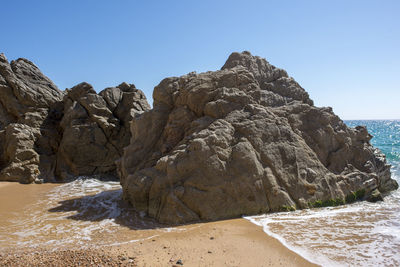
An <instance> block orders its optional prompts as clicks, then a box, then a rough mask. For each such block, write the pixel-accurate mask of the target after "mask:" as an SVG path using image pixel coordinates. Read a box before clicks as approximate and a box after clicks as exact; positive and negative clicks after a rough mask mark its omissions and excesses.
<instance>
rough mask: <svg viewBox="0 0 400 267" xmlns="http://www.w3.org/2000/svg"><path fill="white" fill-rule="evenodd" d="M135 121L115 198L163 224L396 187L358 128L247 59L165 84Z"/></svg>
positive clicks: (277, 72) (335, 200) (329, 201)
mask: <svg viewBox="0 0 400 267" xmlns="http://www.w3.org/2000/svg"><path fill="white" fill-rule="evenodd" d="M153 98H154V106H153V109H152V110H150V111H147V112H144V113H143V114H141V115H140V116H138V117H136V118H134V119H133V121H132V123H131V132H132V138H131V142H130V145H129V146H128V147H126V148H125V150H124V155H123V157H122V159H121V160H120V161H119V165H118V167H119V174H120V178H121V184H122V186H123V196H124V198H125V199H127V200H128V201H129V202H130V203H131V204H132V205H133V206H134V207H135V208H136V209H137V210H138V211H144V212H146V213H147V214H148V215H149V216H151V217H154V218H156V219H157V220H159V221H160V222H163V223H186V222H190V221H197V220H216V219H224V218H232V217H237V216H241V215H243V214H247V215H250V214H257V213H262V212H269V211H281V210H285V211H286V210H293V209H302V208H308V207H316V206H324V205H337V204H343V203H345V202H346V201H347V202H351V201H354V200H357V199H365V198H368V195H370V194H371V192H374V194H376V193H377V192H376V190H378V191H380V192H382V193H383V192H386V191H389V190H393V189H395V188H397V183H396V182H395V181H394V180H393V179H391V177H390V169H389V165H388V164H386V160H385V157H384V156H383V155H382V154H380V153H379V152H378V151H377V150H376V149H374V148H373V147H372V146H371V145H370V143H369V140H370V138H371V136H370V135H369V134H368V132H367V131H366V129H365V128H364V127H358V128H355V129H350V128H348V127H347V126H346V125H345V124H344V123H343V122H342V121H341V120H340V119H339V118H338V117H337V116H336V115H335V114H334V113H333V112H332V110H331V109H330V108H317V107H314V106H313V102H312V100H310V98H309V96H308V94H307V92H305V91H304V89H303V88H301V87H300V86H299V85H298V84H297V82H295V81H294V79H293V78H291V77H289V76H288V75H287V73H286V72H285V71H284V70H281V69H278V68H276V67H274V66H272V65H270V64H269V63H268V62H267V61H266V60H265V59H261V58H259V57H255V56H252V55H251V54H250V53H249V52H243V53H233V54H232V55H231V56H230V57H229V59H228V61H227V62H226V63H225V65H224V66H223V68H222V70H220V71H215V72H206V73H201V74H196V73H190V74H188V75H184V76H181V77H171V78H166V79H164V80H163V81H161V83H160V84H159V85H158V86H156V87H155V89H154V93H153Z"/></svg>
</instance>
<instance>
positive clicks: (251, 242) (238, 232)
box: [111, 219, 315, 266]
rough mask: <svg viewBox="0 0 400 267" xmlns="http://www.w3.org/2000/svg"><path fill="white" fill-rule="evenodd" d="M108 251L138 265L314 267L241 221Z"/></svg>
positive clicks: (205, 226) (214, 224)
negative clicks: (125, 257) (131, 258)
mask: <svg viewBox="0 0 400 267" xmlns="http://www.w3.org/2000/svg"><path fill="white" fill-rule="evenodd" d="M196 226H197V227H196ZM111 252H112V253H113V254H114V255H119V254H122V255H126V256H127V257H128V258H129V257H135V259H136V263H137V264H138V265H139V266H173V265H177V264H176V263H177V262H178V260H181V262H182V263H183V264H184V266H315V265H313V264H311V263H310V262H308V261H306V260H305V259H304V258H302V257H300V256H299V255H297V254H295V253H294V252H292V251H290V250H289V249H287V248H286V247H284V246H283V245H282V244H281V243H280V242H279V241H278V240H276V239H274V238H272V237H270V236H268V235H266V234H265V233H264V232H263V231H262V229H261V227H258V226H256V225H254V224H252V223H250V222H249V221H247V220H245V219H235V220H226V221H219V222H211V223H203V224H197V225H193V227H191V228H190V229H189V230H186V231H183V232H171V233H166V234H163V235H161V236H158V237H155V238H151V239H148V240H145V241H142V242H139V243H134V244H130V245H123V246H121V247H112V248H111Z"/></svg>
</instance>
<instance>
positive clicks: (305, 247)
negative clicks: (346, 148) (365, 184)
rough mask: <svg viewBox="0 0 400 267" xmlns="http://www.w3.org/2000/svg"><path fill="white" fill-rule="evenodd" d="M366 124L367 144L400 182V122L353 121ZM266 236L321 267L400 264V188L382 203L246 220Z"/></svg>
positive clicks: (261, 216)
mask: <svg viewBox="0 0 400 267" xmlns="http://www.w3.org/2000/svg"><path fill="white" fill-rule="evenodd" d="M345 123H346V124H347V125H348V126H349V127H355V126H358V125H364V126H366V127H367V129H368V132H369V133H370V134H371V135H373V138H372V140H371V143H372V144H373V145H374V146H375V147H377V148H379V149H380V150H381V151H382V152H383V153H384V154H385V155H386V159H387V161H388V163H389V164H391V165H392V168H391V172H392V178H394V179H396V180H397V181H398V182H399V184H400V121H399V120H351V121H345ZM245 218H246V219H248V220H250V221H251V222H253V223H255V224H256V225H259V226H261V227H263V229H264V232H265V233H267V234H268V235H271V236H273V237H275V238H276V239H278V240H279V241H280V242H281V243H282V244H284V245H285V246H286V247H288V248H289V249H291V250H292V251H294V252H296V253H297V254H300V255H302V256H303V257H304V258H306V259H307V260H309V261H311V262H313V263H317V264H319V265H322V266H400V190H397V191H395V192H392V193H390V194H389V195H388V196H386V197H385V199H384V201H383V202H376V203H369V202H365V201H364V202H358V203H354V204H350V205H344V206H339V207H328V208H318V209H309V210H299V211H295V212H284V213H275V214H265V215H260V216H251V217H245Z"/></svg>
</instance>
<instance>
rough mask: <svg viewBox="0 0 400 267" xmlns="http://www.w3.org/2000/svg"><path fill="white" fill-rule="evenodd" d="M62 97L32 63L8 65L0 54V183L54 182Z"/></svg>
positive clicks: (22, 60)
mask: <svg viewBox="0 0 400 267" xmlns="http://www.w3.org/2000/svg"><path fill="white" fill-rule="evenodd" d="M62 97H63V92H61V91H60V90H58V88H57V86H55V85H54V84H53V83H52V82H51V81H50V80H49V79H48V78H47V77H46V76H44V75H43V74H42V73H41V72H40V70H39V69H38V68H37V67H36V66H35V65H34V64H33V63H32V62H30V61H29V60H26V59H21V58H20V59H18V60H15V61H11V63H10V64H9V63H8V61H7V58H6V57H5V56H4V54H0V143H1V144H2V147H3V149H2V151H1V155H0V158H1V160H0V162H1V166H0V180H8V181H19V182H22V183H31V182H33V181H35V180H39V179H46V180H49V179H52V178H54V174H53V170H54V167H55V153H56V151H57V147H58V142H59V133H58V130H57V127H56V125H57V120H58V119H59V118H60V112H61V108H62V103H61V100H62ZM1 132H3V133H2V134H1Z"/></svg>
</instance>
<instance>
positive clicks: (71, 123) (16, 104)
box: [0, 54, 150, 183]
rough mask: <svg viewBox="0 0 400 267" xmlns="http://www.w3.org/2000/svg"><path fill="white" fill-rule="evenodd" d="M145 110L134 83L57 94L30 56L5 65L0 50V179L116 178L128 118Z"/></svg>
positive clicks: (82, 87)
mask: <svg viewBox="0 0 400 267" xmlns="http://www.w3.org/2000/svg"><path fill="white" fill-rule="evenodd" d="M148 109H150V107H149V105H148V104H147V102H146V98H145V96H144V94H143V92H141V91H140V90H138V89H136V88H135V87H134V85H129V84H126V83H123V84H121V85H119V86H117V87H113V88H107V89H105V90H103V91H102V92H101V93H100V94H96V92H95V91H94V89H93V88H92V87H91V86H90V85H89V84H84V83H83V84H79V85H77V86H75V87H74V88H72V89H71V90H67V91H66V92H62V91H60V90H59V89H58V88H57V86H56V85H54V83H53V82H52V81H51V80H50V79H49V78H47V77H46V76H45V75H43V74H42V73H41V71H40V70H39V68H38V67H37V66H35V65H34V64H33V63H32V62H30V61H29V60H26V59H18V60H15V61H11V63H9V62H8V60H7V58H6V57H5V56H4V54H0V149H1V150H0V181H19V182H22V183H31V182H34V181H36V182H42V181H62V180H66V179H69V178H73V177H76V176H77V175H91V174H100V173H101V174H103V173H104V174H110V175H114V176H116V165H115V163H114V161H115V160H117V159H118V158H119V157H120V155H122V148H123V147H124V146H126V145H127V144H128V143H129V138H130V132H129V126H128V124H129V121H130V120H131V119H132V118H133V117H134V116H136V115H137V114H139V113H141V112H143V111H145V110H148Z"/></svg>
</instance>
